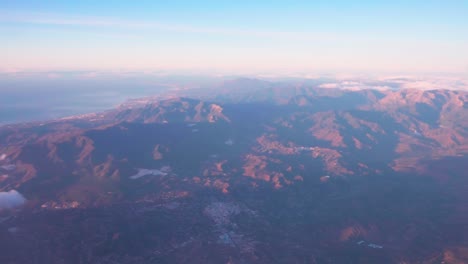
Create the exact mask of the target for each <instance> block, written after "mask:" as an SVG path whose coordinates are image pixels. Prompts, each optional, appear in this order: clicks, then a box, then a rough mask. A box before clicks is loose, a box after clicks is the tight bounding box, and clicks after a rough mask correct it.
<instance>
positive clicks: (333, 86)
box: [319, 83, 339, 89]
mask: <svg viewBox="0 0 468 264" xmlns="http://www.w3.org/2000/svg"><path fill="white" fill-rule="evenodd" d="M319 87H320V88H326V89H334V88H338V87H339V84H337V83H324V84H321V85H319Z"/></svg>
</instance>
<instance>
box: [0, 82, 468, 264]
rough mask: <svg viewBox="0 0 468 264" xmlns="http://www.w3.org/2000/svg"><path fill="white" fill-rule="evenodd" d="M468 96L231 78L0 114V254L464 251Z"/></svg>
mask: <svg viewBox="0 0 468 264" xmlns="http://www.w3.org/2000/svg"><path fill="white" fill-rule="evenodd" d="M467 99H468V92H461V91H448V90H431V91H421V90H396V91H393V90H388V91H383V90H379V91H377V90H359V91H350V90H339V89H321V88H316V87H315V86H310V85H308V84H307V85H306V84H304V85H301V84H297V83H296V84H294V85H292V84H290V83H275V82H267V81H261V80H255V79H239V80H234V81H230V82H225V83H223V84H220V85H218V86H215V87H211V88H209V89H205V90H188V91H183V92H180V93H173V94H171V95H168V96H163V97H157V98H156V97H153V98H143V99H138V100H133V101H129V102H128V103H126V104H123V105H121V106H120V107H118V108H116V109H112V110H109V111H105V112H102V113H93V114H87V115H82V116H75V117H70V118H64V119H59V120H52V121H48V122H43V123H28V124H18V125H8V126H3V127H1V128H0V194H5V195H4V196H0V199H7V198H3V197H8V199H12V198H11V197H13V196H10V195H11V194H13V193H10V194H8V195H7V192H9V191H12V190H15V191H17V192H18V193H14V195H22V196H24V198H25V199H26V201H24V200H21V199H20V200H19V201H20V202H21V203H24V204H23V206H22V207H17V208H16V209H12V208H6V207H5V208H0V234H1V235H0V245H1V246H2V248H3V249H4V250H3V252H4V253H2V254H1V256H0V260H1V262H2V263H18V262H20V263H35V262H34V261H36V260H38V261H39V262H41V263H63V262H66V263H75V262H76V263H91V262H95V263H114V262H118V263H145V262H147V263H154V262H156V263H175V262H183V263H189V262H190V263H441V262H443V261H445V263H463V262H464V261H465V260H467V258H468V254H467V252H468V240H467V239H466V237H468V232H467V230H466V228H465V225H466V224H465V223H466V221H467V220H468V214H466V212H468V211H467V207H466V201H467V198H468V189H467V187H468V177H466V176H467V175H466V171H468V167H467V164H468V103H467V102H468V100H467ZM0 205H2V203H1V201H0Z"/></svg>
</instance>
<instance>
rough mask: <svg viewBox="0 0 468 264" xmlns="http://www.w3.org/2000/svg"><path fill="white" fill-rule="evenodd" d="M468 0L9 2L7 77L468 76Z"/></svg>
mask: <svg viewBox="0 0 468 264" xmlns="http://www.w3.org/2000/svg"><path fill="white" fill-rule="evenodd" d="M467 14H468V1H461V0H460V1H450V0H446V1H417V0H414V1H377V0H376V1H20V0H13V1H1V0H0V38H1V39H0V57H1V58H3V59H2V60H0V70H6V71H9V70H83V69H85V70H118V69H132V70H155V69H167V70H179V69H184V70H211V69H217V70H220V69H221V70H225V71H228V72H238V71H242V72H248V71H252V72H254V71H272V72H275V71H276V72H295V71H310V72H313V71H335V72H340V71H354V72H361V71H362V72H450V73H468V15H467Z"/></svg>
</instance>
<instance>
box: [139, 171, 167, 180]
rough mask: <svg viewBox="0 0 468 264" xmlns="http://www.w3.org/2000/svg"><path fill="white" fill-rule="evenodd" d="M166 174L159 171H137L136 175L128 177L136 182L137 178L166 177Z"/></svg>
mask: <svg viewBox="0 0 468 264" xmlns="http://www.w3.org/2000/svg"><path fill="white" fill-rule="evenodd" d="M167 174H168V173H167V172H163V171H161V170H157V169H154V170H150V169H138V173H137V174H135V175H132V176H130V179H132V180H136V179H138V178H141V177H144V176H148V175H154V176H166V175H167Z"/></svg>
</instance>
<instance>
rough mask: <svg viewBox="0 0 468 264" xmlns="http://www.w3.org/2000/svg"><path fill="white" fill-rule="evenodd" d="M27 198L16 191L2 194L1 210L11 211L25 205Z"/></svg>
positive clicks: (0, 197)
mask: <svg viewBox="0 0 468 264" xmlns="http://www.w3.org/2000/svg"><path fill="white" fill-rule="evenodd" d="M25 202H26V198H24V196H23V195H22V194H21V193H19V192H17V191H16V190H10V191H8V192H0V210H3V209H11V208H15V207H18V206H21V205H23V204H24V203H25Z"/></svg>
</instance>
